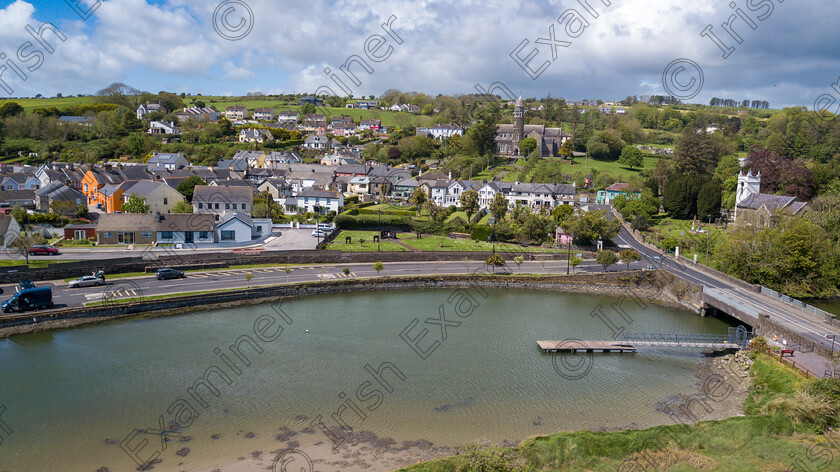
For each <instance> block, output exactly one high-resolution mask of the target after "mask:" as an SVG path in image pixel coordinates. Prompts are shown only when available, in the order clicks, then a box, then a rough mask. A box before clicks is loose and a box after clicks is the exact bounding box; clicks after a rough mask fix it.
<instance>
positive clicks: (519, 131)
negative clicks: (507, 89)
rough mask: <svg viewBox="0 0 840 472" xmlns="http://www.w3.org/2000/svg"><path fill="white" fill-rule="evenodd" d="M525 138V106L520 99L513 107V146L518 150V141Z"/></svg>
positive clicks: (520, 98)
mask: <svg viewBox="0 0 840 472" xmlns="http://www.w3.org/2000/svg"><path fill="white" fill-rule="evenodd" d="M524 138H525V104H524V103H523V102H522V97H519V99H518V100H517V101H516V105H514V106H513V139H512V141H513V145H514V146H515V147H516V148H517V149H519V141H521V140H522V139H524Z"/></svg>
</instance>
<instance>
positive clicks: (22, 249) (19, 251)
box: [4, 232, 46, 264]
mask: <svg viewBox="0 0 840 472" xmlns="http://www.w3.org/2000/svg"><path fill="white" fill-rule="evenodd" d="M4 238H6V239H7V241H8V239H12V240H13V241H12V243H11V244H9V243H8V242H7V243H6V247H7V248H8V250H9V252H10V253H11V254H13V255H17V256H23V257H24V258H26V263H27V264H29V255H30V254H29V250H30V249H32V246H36V245H39V244H44V243H46V240H45V239H44V238H43V237H42V236H41V235H40V234H35V233H30V232H24V233H23V234H20V235H16V234H8V233H7V234H6V235H4Z"/></svg>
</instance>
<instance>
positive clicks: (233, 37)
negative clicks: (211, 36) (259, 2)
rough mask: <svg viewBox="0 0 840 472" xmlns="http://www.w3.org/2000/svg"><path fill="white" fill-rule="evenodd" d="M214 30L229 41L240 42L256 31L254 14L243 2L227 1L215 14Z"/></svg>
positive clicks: (238, 0) (221, 4) (239, 0)
mask: <svg viewBox="0 0 840 472" xmlns="http://www.w3.org/2000/svg"><path fill="white" fill-rule="evenodd" d="M213 28H215V29H216V33H219V36H221V37H223V38H225V39H227V40H228V41H238V40H240V39H242V38H244V37H246V36H248V35H249V34H251V30H252V29H254V12H253V11H251V7H249V6H248V5H247V4H246V3H245V2H243V1H241V0H225V1H224V2H222V3H220V4H219V6H218V7H216V11H215V12H213Z"/></svg>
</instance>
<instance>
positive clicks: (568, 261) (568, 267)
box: [566, 235, 572, 275]
mask: <svg viewBox="0 0 840 472" xmlns="http://www.w3.org/2000/svg"><path fill="white" fill-rule="evenodd" d="M566 237H567V238H568V239H569V257H567V258H566V275H569V274H571V273H572V272H571V270H572V238H571V237H569V236H568V235H567V236H566Z"/></svg>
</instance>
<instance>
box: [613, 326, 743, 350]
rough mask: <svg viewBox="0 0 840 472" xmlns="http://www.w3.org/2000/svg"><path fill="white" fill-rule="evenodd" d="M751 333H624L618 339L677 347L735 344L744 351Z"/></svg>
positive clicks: (739, 330)
mask: <svg viewBox="0 0 840 472" xmlns="http://www.w3.org/2000/svg"><path fill="white" fill-rule="evenodd" d="M752 337H753V333H752V332H750V331H747V330H746V329H745V328H743V327H739V328H729V333H728V334H706V333H700V334H695V333H625V334H624V335H622V336H621V338H619V340H620V341H621V342H626V343H634V342H635V343H640V342H650V343H667V344H677V345H691V344H721V345H723V344H736V345H738V346H740V347H741V348H742V349H746V347H747V345H748V344H749V342H750V339H752Z"/></svg>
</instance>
